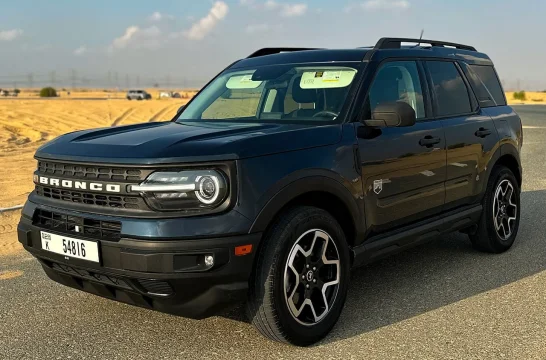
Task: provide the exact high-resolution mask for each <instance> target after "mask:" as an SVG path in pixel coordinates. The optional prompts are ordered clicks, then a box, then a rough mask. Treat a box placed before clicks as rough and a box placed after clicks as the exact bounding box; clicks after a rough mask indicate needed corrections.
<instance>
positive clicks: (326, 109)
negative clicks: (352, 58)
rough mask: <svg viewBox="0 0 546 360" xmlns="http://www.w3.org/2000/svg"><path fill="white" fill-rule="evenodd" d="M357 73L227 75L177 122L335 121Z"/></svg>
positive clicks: (278, 69)
mask: <svg viewBox="0 0 546 360" xmlns="http://www.w3.org/2000/svg"><path fill="white" fill-rule="evenodd" d="M356 74H357V69H356V68H353V67H347V66H331V65H275V66H263V67H259V68H253V69H245V70H227V71H226V72H224V73H223V74H221V75H220V76H218V77H217V78H216V79H215V80H214V81H213V82H211V83H210V84H209V85H208V86H207V87H206V88H205V89H204V90H203V91H202V92H201V93H200V94H199V95H198V96H197V97H196V98H195V99H194V100H193V101H192V102H191V103H190V104H189V105H188V106H187V107H186V108H185V109H184V111H183V112H182V113H181V114H180V115H179V117H178V119H177V121H178V122H185V121H192V120H193V121H196V120H197V121H233V122H283V121H284V122H294V121H296V122H300V121H301V122H310V121H321V122H334V121H335V120H336V119H337V118H338V116H339V114H340V112H341V110H342V107H343V104H344V103H345V99H346V98H347V94H348V92H349V89H350V88H351V84H353V82H354V79H355V77H356Z"/></svg>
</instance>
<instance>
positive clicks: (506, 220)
mask: <svg viewBox="0 0 546 360" xmlns="http://www.w3.org/2000/svg"><path fill="white" fill-rule="evenodd" d="M520 212H521V206H520V188H519V183H518V181H517V179H516V177H515V176H514V173H512V171H511V170H510V169H508V168H507V167H505V166H497V167H495V168H494V169H493V171H492V173H491V176H490V178H489V183H488V184H487V190H486V193H485V196H484V200H483V212H482V216H481V218H480V221H479V222H478V229H477V231H476V232H475V233H474V234H471V235H470V241H471V242H472V245H473V246H474V248H475V249H477V250H479V251H484V252H490V253H495V254H499V253H503V252H505V251H507V250H508V249H510V248H511V247H512V245H513V244H514V241H515V240H516V236H517V233H518V229H519V220H520Z"/></svg>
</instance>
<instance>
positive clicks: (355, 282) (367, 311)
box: [322, 191, 546, 344]
mask: <svg viewBox="0 0 546 360" xmlns="http://www.w3.org/2000/svg"><path fill="white" fill-rule="evenodd" d="M521 202H522V204H524V208H523V209H522V213H521V221H520V228H519V233H518V237H517V239H516V242H515V244H514V246H513V247H512V249H510V251H508V252H506V253H504V254H500V255H494V254H485V253H480V252H478V251H475V250H474V249H473V248H472V246H471V244H470V241H469V240H468V237H467V236H466V235H464V234H460V233H454V234H450V235H448V236H445V237H443V238H441V239H437V240H436V241H433V242H431V243H428V244H425V245H422V246H419V247H416V248H414V249H411V250H408V251H406V252H403V253H400V254H397V255H394V256H391V257H389V258H387V259H384V260H382V261H379V262H376V263H373V264H370V265H367V266H365V267H362V268H360V269H357V270H355V271H354V272H353V274H352V279H351V285H350V288H349V294H348V297H347V301H346V303H345V308H344V310H343V313H342V315H341V318H340V319H339V322H338V324H337V325H336V327H335V328H334V330H333V331H332V333H331V334H330V335H329V336H328V337H327V338H326V339H325V340H324V341H323V342H322V344H325V343H331V342H335V341H338V340H341V339H346V338H350V337H353V336H356V335H360V334H362V333H366V332H369V331H373V330H375V329H378V328H381V327H384V326H388V325H390V324H394V323H397V322H400V321H403V320H405V319H409V318H412V317H415V316H418V315H420V314H423V313H426V312H429V311H431V310H434V309H437V308H440V307H443V306H446V305H449V304H452V303H456V302H458V301H460V300H463V299H466V298H469V297H472V296H474V295H477V294H480V293H483V292H486V291H489V290H492V289H495V288H499V287H501V286H504V285H507V284H510V283H512V282H515V281H518V280H520V279H523V278H525V277H528V276H531V275H533V274H536V273H539V272H541V271H543V270H546V260H545V259H546V246H544V240H545V236H544V234H545V232H544V229H545V228H546V219H545V217H544V214H545V211H544V204H546V191H530V192H523V193H522V197H521Z"/></svg>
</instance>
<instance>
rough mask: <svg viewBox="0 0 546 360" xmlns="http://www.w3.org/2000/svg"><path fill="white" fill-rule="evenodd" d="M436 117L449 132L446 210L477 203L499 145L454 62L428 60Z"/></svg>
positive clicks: (491, 126) (494, 133) (493, 128)
mask: <svg viewBox="0 0 546 360" xmlns="http://www.w3.org/2000/svg"><path fill="white" fill-rule="evenodd" d="M425 67H426V69H427V74H428V78H429V83H430V86H431V93H432V96H433V109H434V114H435V117H436V118H438V119H441V121H442V124H443V126H444V129H445V132H446V144H447V173H446V199H445V202H446V205H445V208H444V210H451V209H454V208H457V207H459V206H464V205H469V204H473V203H476V202H478V201H479V200H480V198H479V197H480V194H481V193H482V189H483V187H484V186H486V185H487V178H486V176H485V172H486V170H487V164H488V163H489V160H490V159H491V157H492V156H493V152H494V150H495V146H496V144H497V133H496V130H495V126H494V124H493V121H492V120H491V118H490V117H489V116H488V115H487V114H486V113H484V112H483V111H482V110H481V108H480V106H479V104H478V101H477V99H476V97H475V95H474V92H473V91H472V89H471V87H470V84H469V83H468V82H467V79H466V78H465V77H464V75H463V74H464V72H463V69H462V68H461V66H460V65H459V64H458V63H456V62H452V61H441V60H438V61H426V62H425Z"/></svg>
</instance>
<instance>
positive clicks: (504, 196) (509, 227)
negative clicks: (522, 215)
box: [493, 179, 518, 240]
mask: <svg viewBox="0 0 546 360" xmlns="http://www.w3.org/2000/svg"><path fill="white" fill-rule="evenodd" d="M517 210H518V207H517V205H516V194H515V191H514V186H513V185H512V183H511V182H510V181H509V180H507V179H505V180H503V181H501V182H500V183H499V185H498V186H497V189H496V190H495V196H494V198H493V224H494V225H495V230H496V231H497V234H498V236H499V237H500V238H501V239H502V240H507V239H509V238H510V236H512V233H513V232H514V227H515V225H516V218H517Z"/></svg>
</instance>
